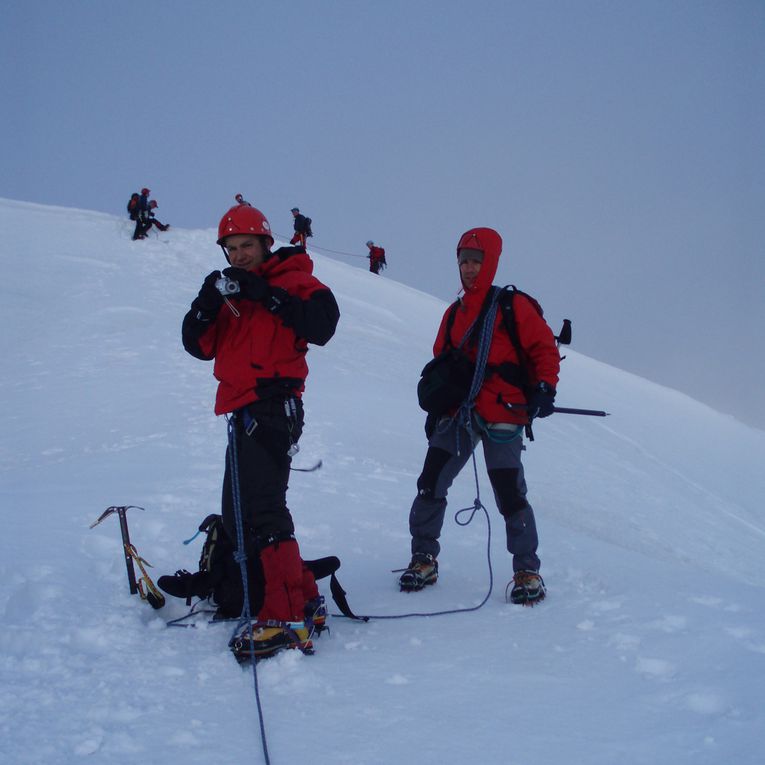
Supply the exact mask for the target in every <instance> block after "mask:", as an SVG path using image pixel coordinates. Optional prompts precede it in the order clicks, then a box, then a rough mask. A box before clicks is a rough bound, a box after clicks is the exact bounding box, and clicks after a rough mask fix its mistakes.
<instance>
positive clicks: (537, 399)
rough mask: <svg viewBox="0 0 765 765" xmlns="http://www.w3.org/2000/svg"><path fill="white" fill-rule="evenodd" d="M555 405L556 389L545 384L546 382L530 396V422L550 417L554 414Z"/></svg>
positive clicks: (538, 386) (528, 406)
mask: <svg viewBox="0 0 765 765" xmlns="http://www.w3.org/2000/svg"><path fill="white" fill-rule="evenodd" d="M554 403H555V388H553V387H552V385H549V384H548V383H546V382H544V380H543V381H542V382H541V383H539V384H538V385H537V387H536V388H534V392H533V393H532V394H531V395H530V396H529V401H528V405H527V407H526V411H527V412H528V415H529V421H531V420H533V419H534V418H535V417H549V416H550V415H551V414H552V413H553V405H554Z"/></svg>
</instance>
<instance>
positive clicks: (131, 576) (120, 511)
mask: <svg viewBox="0 0 765 765" xmlns="http://www.w3.org/2000/svg"><path fill="white" fill-rule="evenodd" d="M131 508H135V509H136V510H143V509H144V508H143V507H138V506H137V505H123V506H121V507H116V506H115V507H107V508H106V510H104V512H103V513H101V515H100V516H99V518H98V520H97V521H95V523H91V524H90V528H91V529H92V528H95V527H96V526H98V524H99V523H101V521H103V520H106V519H107V518H108V517H109V516H110V515H113V514H114V513H117V515H118V516H119V519H120V532H121V533H122V551H123V552H124V554H125V567H126V568H127V577H128V584H129V585H130V594H131V595H135V594H136V593H137V592H138V584H137V583H136V579H135V569H134V568H133V557H132V555H131V554H130V550H131V549H134V548H133V545H132V544H130V534H129V532H128V524H127V511H128V510H130V509H131Z"/></svg>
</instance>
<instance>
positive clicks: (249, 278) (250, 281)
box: [223, 266, 270, 300]
mask: <svg viewBox="0 0 765 765" xmlns="http://www.w3.org/2000/svg"><path fill="white" fill-rule="evenodd" d="M223 273H224V275H225V276H227V277H228V278H229V279H233V280H234V281H235V282H239V292H238V293H237V294H235V295H232V297H243V298H247V300H265V299H266V298H267V297H268V296H269V294H270V289H269V287H268V282H267V281H266V280H265V279H264V278H263V277H262V276H258V275H257V274H254V273H252V271H245V269H243V268H235V267H233V266H232V267H231V268H224V269H223Z"/></svg>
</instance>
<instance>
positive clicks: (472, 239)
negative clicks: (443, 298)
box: [457, 228, 502, 304]
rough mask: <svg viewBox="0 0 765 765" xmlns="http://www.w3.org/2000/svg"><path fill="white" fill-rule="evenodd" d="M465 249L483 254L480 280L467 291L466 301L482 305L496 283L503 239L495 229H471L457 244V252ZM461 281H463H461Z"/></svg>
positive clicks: (479, 274)
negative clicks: (493, 283)
mask: <svg viewBox="0 0 765 765" xmlns="http://www.w3.org/2000/svg"><path fill="white" fill-rule="evenodd" d="M463 247H469V248H470V249H473V250H480V251H481V252H482V253H483V262H482V263H481V270H480V271H479V273H478V278H477V279H476V280H475V284H474V285H473V286H472V288H471V289H469V290H468V289H465V287H464V285H463V289H465V298H464V301H465V302H466V303H467V304H472V303H478V304H480V303H482V302H483V299H484V298H485V297H486V293H487V292H488V291H489V288H490V287H491V285H492V282H493V281H494V277H495V276H496V274H497V266H498V265H499V256H500V255H501V253H502V237H501V236H500V235H499V234H498V233H497V232H496V231H495V230H494V229H493V228H471V229H470V230H468V231H466V232H465V233H464V234H463V235H462V236H461V237H460V240H459V242H458V244H457V252H459V251H460V250H461V249H462V248H463ZM460 281H462V280H461V279H460Z"/></svg>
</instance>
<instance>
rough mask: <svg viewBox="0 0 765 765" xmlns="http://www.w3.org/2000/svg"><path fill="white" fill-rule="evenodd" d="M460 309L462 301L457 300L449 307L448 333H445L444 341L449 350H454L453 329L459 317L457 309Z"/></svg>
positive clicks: (447, 318)
mask: <svg viewBox="0 0 765 765" xmlns="http://www.w3.org/2000/svg"><path fill="white" fill-rule="evenodd" d="M459 307H460V301H459V300H455V301H454V302H453V303H452V304H451V305H450V306H449V313H448V314H447V316H446V331H445V333H444V340H445V342H446V347H447V348H454V347H455V346H454V343H453V342H452V327H453V326H454V319H455V318H456V316H457V309H458V308H459Z"/></svg>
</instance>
